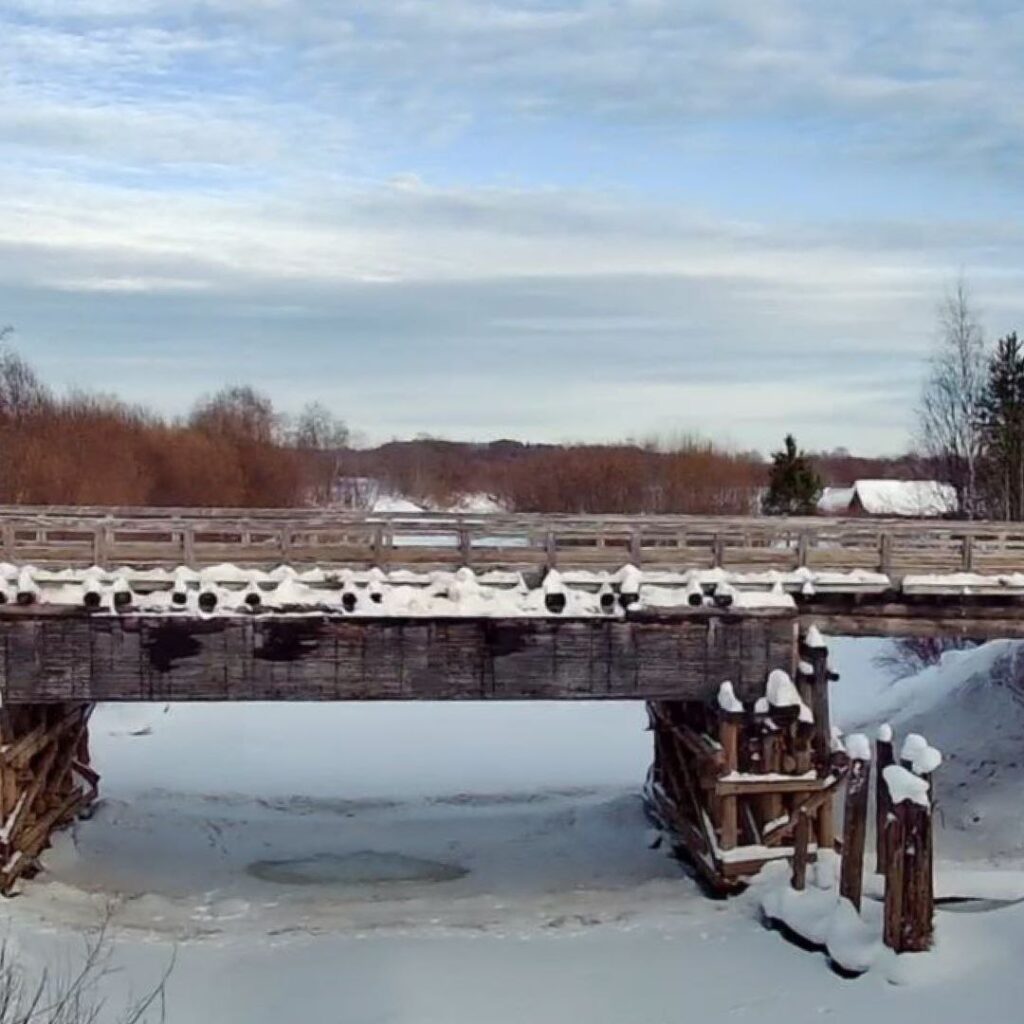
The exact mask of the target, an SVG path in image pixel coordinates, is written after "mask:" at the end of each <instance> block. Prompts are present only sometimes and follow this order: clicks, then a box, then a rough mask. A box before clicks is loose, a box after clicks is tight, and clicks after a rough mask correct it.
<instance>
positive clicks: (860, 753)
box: [846, 732, 871, 761]
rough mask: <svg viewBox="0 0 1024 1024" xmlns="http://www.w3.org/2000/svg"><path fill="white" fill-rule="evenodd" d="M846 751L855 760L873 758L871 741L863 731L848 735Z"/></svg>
mask: <svg viewBox="0 0 1024 1024" xmlns="http://www.w3.org/2000/svg"><path fill="white" fill-rule="evenodd" d="M846 752H847V754H849V755H850V757H851V759H852V760H854V761H870V760H871V741H870V740H869V739H868V738H867V736H865V735H864V733H862V732H855V733H853V734H852V735H850V736H847V737H846Z"/></svg>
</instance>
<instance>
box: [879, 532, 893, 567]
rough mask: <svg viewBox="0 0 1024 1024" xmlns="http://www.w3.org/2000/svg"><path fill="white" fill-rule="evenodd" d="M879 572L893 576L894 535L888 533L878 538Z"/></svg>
mask: <svg viewBox="0 0 1024 1024" xmlns="http://www.w3.org/2000/svg"><path fill="white" fill-rule="evenodd" d="M878 571H879V572H880V573H882V574H883V575H885V576H890V577H891V576H892V534H891V533H889V532H888V531H886V532H885V533H883V534H881V536H880V537H879V538H878Z"/></svg>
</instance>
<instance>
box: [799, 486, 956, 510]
mask: <svg viewBox="0 0 1024 1024" xmlns="http://www.w3.org/2000/svg"><path fill="white" fill-rule="evenodd" d="M855 500H856V501H857V502H859V503H860V507H861V508H862V509H863V510H864V511H865V512H867V513H868V514H869V515H873V516H923V517H925V516H941V515H948V514H949V513H951V512H955V511H956V510H957V499H956V489H955V488H954V487H952V486H951V485H950V484H944V483H940V482H939V481H937V480H857V481H856V482H855V483H854V485H853V486H852V487H826V488H825V491H824V492H823V493H822V496H821V498H820V500H819V502H818V509H819V511H821V512H824V513H826V514H829V513H831V514H833V515H835V514H836V513H842V512H845V511H847V510H848V509H850V508H851V507H852V506H853V504H854V502H855Z"/></svg>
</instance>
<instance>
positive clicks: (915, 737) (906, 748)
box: [900, 732, 928, 763]
mask: <svg viewBox="0 0 1024 1024" xmlns="http://www.w3.org/2000/svg"><path fill="white" fill-rule="evenodd" d="M927 746H928V741H927V740H926V739H925V738H924V737H923V736H922V735H921V734H920V733H916V732H911V733H907V738H906V739H905V740H904V741H903V746H902V747H901V748H900V760H901V761H907V762H908V763H913V761H914V758H915V757H917V755H918V754H920V753H921V751H923V750H925V749H926V748H927Z"/></svg>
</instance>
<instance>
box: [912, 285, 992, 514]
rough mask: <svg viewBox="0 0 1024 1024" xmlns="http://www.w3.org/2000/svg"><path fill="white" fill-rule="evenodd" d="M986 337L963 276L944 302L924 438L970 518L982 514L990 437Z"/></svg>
mask: <svg viewBox="0 0 1024 1024" xmlns="http://www.w3.org/2000/svg"><path fill="white" fill-rule="evenodd" d="M985 372H986V367H985V343H984V336H983V333H982V329H981V325H980V323H979V321H978V318H977V314H976V312H975V309H974V306H973V303H972V300H971V295H970V290H969V288H968V286H967V283H966V281H965V280H964V279H963V278H959V279H958V280H957V282H956V285H955V287H954V288H953V290H952V291H951V292H950V293H949V294H948V295H947V296H946V297H945V299H944V300H943V302H942V304H941V306H940V307H939V340H938V344H937V346H936V349H935V352H934V353H933V354H932V358H931V363H930V366H929V371H928V377H927V379H926V381H925V385H924V390H923V393H922V396H921V406H920V409H919V412H918V431H919V444H920V446H921V448H922V449H923V451H924V452H925V453H926V454H927V455H928V456H929V457H930V458H931V459H932V461H933V462H934V464H935V465H936V467H937V468H938V472H939V473H940V474H941V475H942V476H943V477H944V478H945V480H946V481H947V482H948V483H951V484H952V485H953V486H954V487H955V488H956V492H957V497H958V498H959V502H960V511H961V514H962V515H963V516H965V517H966V518H967V519H976V518H978V517H979V516H980V515H981V514H982V508H981V500H980V493H979V478H980V468H981V455H982V447H983V443H984V439H983V431H982V423H981V403H982V397H983V392H984V387H985Z"/></svg>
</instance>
